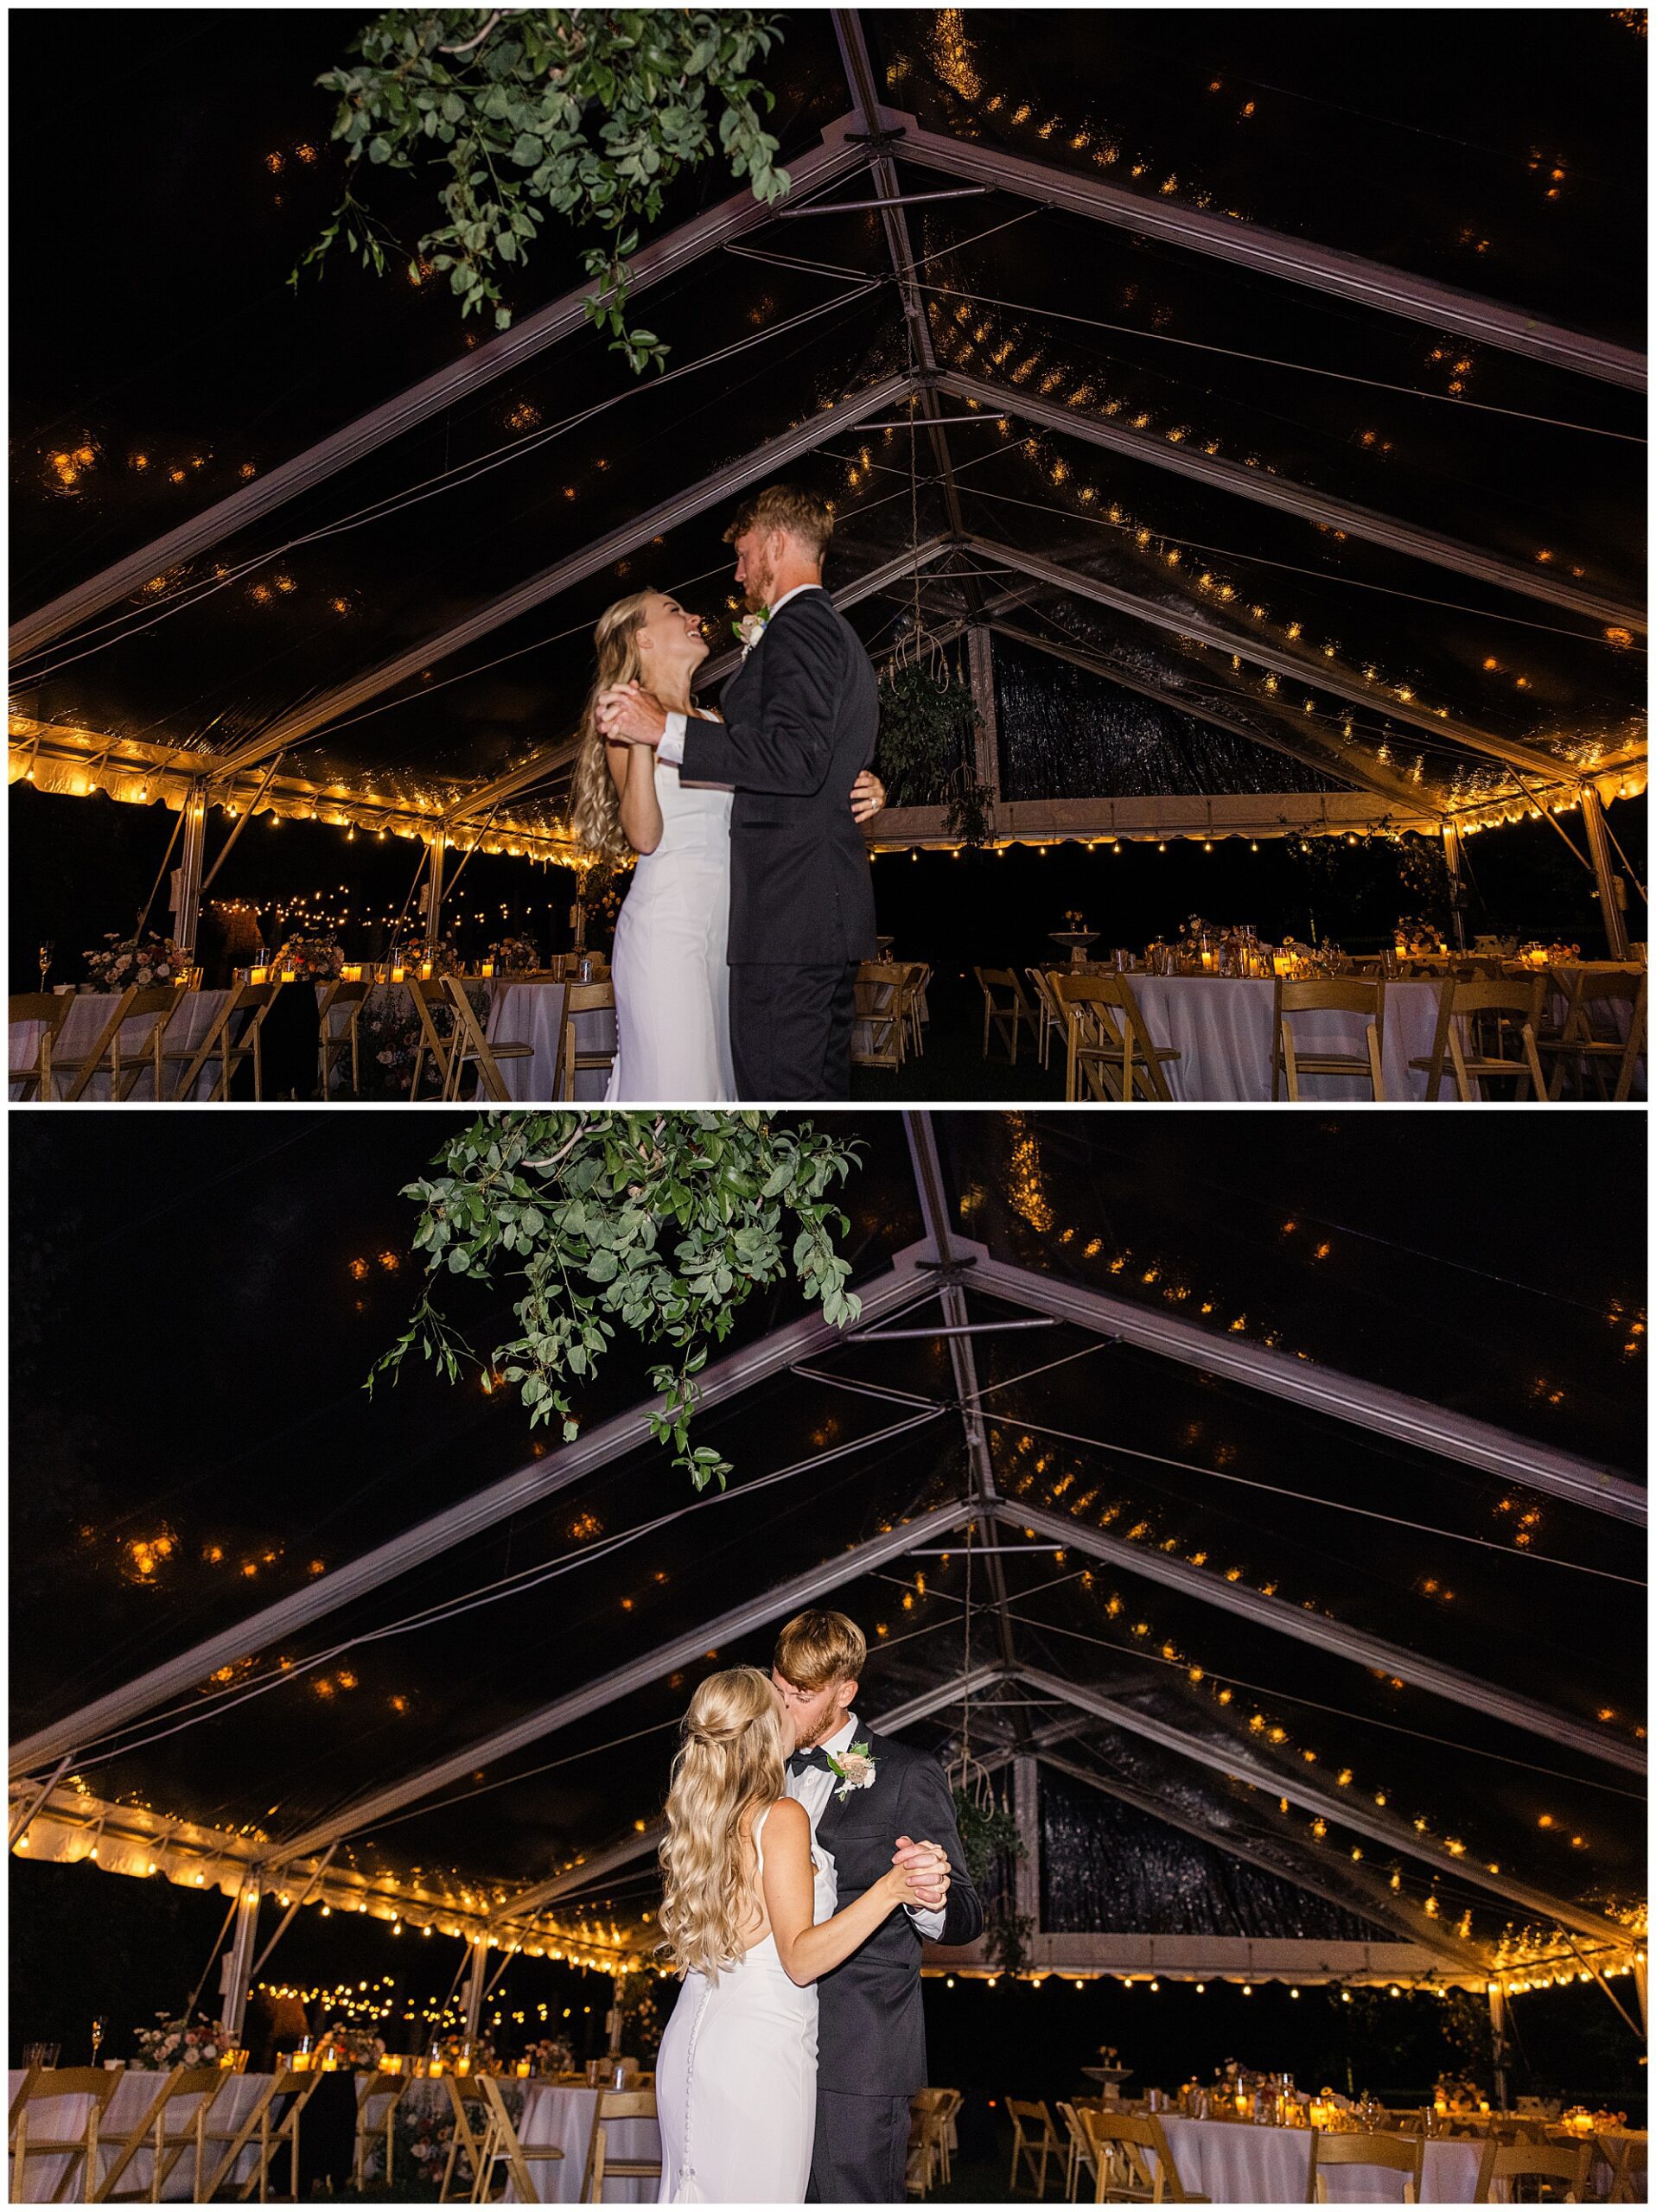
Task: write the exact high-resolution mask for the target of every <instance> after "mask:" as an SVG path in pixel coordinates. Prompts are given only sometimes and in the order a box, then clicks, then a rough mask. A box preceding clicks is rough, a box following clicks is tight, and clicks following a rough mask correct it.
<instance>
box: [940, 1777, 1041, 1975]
mask: <svg viewBox="0 0 1656 2212" xmlns="http://www.w3.org/2000/svg"><path fill="white" fill-rule="evenodd" d="M954 1820H955V1826H956V1827H957V1828H958V1829H959V1834H960V1853H961V1856H962V1857H963V1858H964V1859H965V1862H966V1872H967V1873H968V1874H970V1875H971V1882H972V1887H973V1888H974V1889H976V1890H978V1891H984V1890H985V1889H986V1888H987V1886H988V1884H989V1878H990V1875H991V1873H993V1872H995V1871H996V1869H997V1867H999V1868H1001V1869H1002V1870H1004V1869H1005V1868H1006V1867H1007V1866H1016V1863H1017V1861H1018V1860H1019V1859H1022V1858H1023V1857H1024V1856H1025V1855H1026V1848H1027V1847H1026V1846H1025V1844H1024V1840H1023V1838H1022V1835H1021V1834H1019V1832H1018V1824H1017V1821H1016V1817H1015V1816H1014V1815H1013V1814H1012V1813H1011V1812H1010V1810H1009V1808H1007V1807H1006V1805H1005V1804H1003V1803H997V1802H996V1800H995V1799H994V1798H993V1797H992V1796H990V1794H989V1789H988V1785H987V1783H985V1784H984V1789H983V1791H982V1794H981V1795H979V1794H978V1793H976V1792H974V1791H972V1790H971V1789H961V1788H959V1787H958V1786H957V1788H956V1789H955V1792H954ZM1034 1927H1035V1923H1034V1922H1033V1921H1032V1920H1031V1918H1030V1916H1029V1914H1028V1913H1021V1912H1019V1911H1018V1910H1017V1906H1016V1897H1014V1896H1011V1895H1009V1894H1008V1893H1007V1890H1006V1887H1005V1884H1004V1880H1003V1884H1002V1887H1001V1890H1000V1892H999V1894H998V1895H996V1896H991V1897H987V1898H986V1899H985V1901H984V1957H985V1958H986V1959H988V1961H989V1962H990V1965H991V1966H997V1967H1004V1968H1005V1970H1006V1972H1007V1973H1008V1974H1016V1973H1017V1972H1018V1971H1019V1970H1020V1968H1021V1967H1023V1966H1024V1964H1025V1963H1026V1961H1027V1960H1028V1956H1029V1937H1030V1936H1031V1934H1032V1933H1033V1932H1034Z"/></svg>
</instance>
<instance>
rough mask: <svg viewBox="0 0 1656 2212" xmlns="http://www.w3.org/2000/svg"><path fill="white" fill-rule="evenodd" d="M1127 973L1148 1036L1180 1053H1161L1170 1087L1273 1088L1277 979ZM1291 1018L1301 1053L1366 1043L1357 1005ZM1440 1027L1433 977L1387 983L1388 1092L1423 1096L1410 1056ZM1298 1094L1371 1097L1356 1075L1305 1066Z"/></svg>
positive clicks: (1360, 1050) (1331, 1099)
mask: <svg viewBox="0 0 1656 2212" xmlns="http://www.w3.org/2000/svg"><path fill="white" fill-rule="evenodd" d="M1128 980H1129V981H1130V982H1131V984H1132V987H1133V994H1134V996H1135V997H1136V998H1137V1001H1138V1004H1139V1009H1140V1011H1141V1012H1142V1013H1143V1016H1144V1022H1145V1026H1146V1027H1147V1028H1148V1029H1149V1031H1150V1041H1151V1042H1152V1043H1153V1044H1156V1045H1170V1046H1173V1048H1174V1049H1175V1052H1178V1054H1179V1055H1180V1057H1179V1058H1177V1059H1176V1060H1167V1061H1164V1062H1163V1063H1162V1073H1163V1074H1164V1075H1165V1077H1166V1078H1167V1086H1168V1089H1169V1090H1170V1091H1171V1092H1172V1094H1173V1096H1174V1097H1175V1098H1185V1099H1204V1100H1213V1099H1232V1098H1244V1099H1264V1100H1268V1099H1269V1098H1270V1096H1271V1009H1272V1006H1273V1004H1274V1001H1275V992H1276V986H1275V985H1274V984H1272V983H1270V982H1266V981H1265V979H1264V977H1263V976H1131V977H1130V978H1129V979H1128ZM1290 1020H1292V1022H1293V1025H1294V1049H1295V1051H1296V1052H1298V1053H1307V1054H1315V1053H1317V1052H1342V1053H1352V1054H1354V1055H1355V1056H1356V1057H1357V1058H1362V1057H1364V1055H1365V1054H1366V1051H1367V1046H1366V1042H1365V1039H1364V1036H1363V1030H1364V1027H1365V1025H1364V1020H1363V1017H1362V1016H1361V1015H1360V1014H1293V1015H1291V1016H1290ZM1436 1028H1437V986H1436V983H1435V982H1429V981H1426V980H1424V979H1420V980H1411V981H1408V982H1397V983H1388V984H1387V985H1386V987H1385V1042H1384V1046H1383V1050H1382V1054H1381V1065H1380V1072H1381V1076H1382V1079H1383V1080H1384V1082H1385V1095H1386V1097H1387V1099H1388V1100H1397V1101H1404V1100H1408V1099H1417V1098H1424V1096H1425V1095H1426V1075H1425V1071H1424V1069H1418V1070H1415V1071H1411V1069H1410V1066H1409V1063H1410V1061H1411V1059H1427V1058H1430V1054H1431V1049H1432V1039H1433V1037H1434V1036H1435V1034H1436ZM1285 1095H1286V1093H1285V1091H1284V1096H1285ZM1300 1096H1302V1097H1303V1098H1315V1099H1321V1100H1324V1101H1326V1102H1328V1103H1335V1102H1337V1101H1340V1100H1341V1099H1347V1098H1366V1097H1367V1096H1369V1089H1368V1085H1367V1084H1366V1082H1364V1081H1362V1080H1361V1079H1360V1078H1359V1077H1355V1076H1343V1075H1317V1076H1302V1077H1301V1078H1300Z"/></svg>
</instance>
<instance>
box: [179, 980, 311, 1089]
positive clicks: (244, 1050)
mask: <svg viewBox="0 0 1656 2212" xmlns="http://www.w3.org/2000/svg"><path fill="white" fill-rule="evenodd" d="M279 988H281V987H280V985H278V984H276V983H238V984H236V985H235V986H234V987H233V988H232V989H230V990H228V991H226V994H225V1001H224V1004H223V1005H222V1006H221V1007H220V1008H219V1011H218V1013H217V1014H215V1015H214V1016H213V1020H212V1021H211V1023H210V1024H209V1025H208V1027H207V1033H206V1034H205V1035H204V1036H203V1038H202V1039H201V1043H200V1044H199V1045H197V1046H195V1048H194V1051H193V1052H182V1051H179V1052H163V1053H162V1058H163V1059H164V1060H166V1061H167V1062H168V1064H169V1065H173V1064H176V1065H177V1066H178V1069H179V1073H178V1075H177V1076H176V1077H175V1078H174V1081H173V1087H172V1090H170V1092H169V1094H168V1095H169V1096H170V1097H173V1098H188V1097H189V1096H190V1094H191V1093H192V1092H193V1091H194V1089H195V1086H196V1084H197V1083H198V1082H199V1081H200V1079H201V1076H202V1075H203V1073H204V1072H205V1071H206V1070H207V1067H208V1065H210V1063H212V1062H213V1061H214V1060H216V1061H217V1062H218V1064H219V1072H218V1075H217V1077H216V1078H215V1079H214V1082H213V1088H212V1090H210V1091H209V1092H208V1094H207V1096H209V1098H228V1097H229V1096H230V1083H231V1078H232V1076H234V1075H235V1073H236V1072H237V1071H238V1070H239V1069H240V1068H243V1067H245V1066H246V1065H247V1064H248V1063H249V1062H250V1061H251V1062H252V1069H253V1096H254V1097H255V1098H258V1097H260V1096H263V1076H264V1064H263V1062H262V1060H261V1058H260V1056H259V1031H260V1029H261V1028H262V1027H264V1019H265V1016H266V1015H267V1014H269V1013H270V1010H271V1007H272V1006H273V1005H274V1004H275V1003H276V995H277V990H278V989H279Z"/></svg>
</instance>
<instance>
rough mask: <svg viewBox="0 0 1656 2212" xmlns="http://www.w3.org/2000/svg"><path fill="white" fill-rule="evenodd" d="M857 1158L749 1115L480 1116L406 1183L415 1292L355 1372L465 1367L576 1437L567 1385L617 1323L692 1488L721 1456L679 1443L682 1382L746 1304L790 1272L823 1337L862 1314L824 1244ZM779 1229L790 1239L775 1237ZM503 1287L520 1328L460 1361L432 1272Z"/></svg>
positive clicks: (710, 1475)
mask: <svg viewBox="0 0 1656 2212" xmlns="http://www.w3.org/2000/svg"><path fill="white" fill-rule="evenodd" d="M859 1156H860V1147H858V1146H857V1144H856V1143H855V1142H854V1141H853V1142H848V1143H839V1142H838V1141H835V1140H834V1139H833V1138H831V1137H826V1136H818V1135H816V1134H815V1133H814V1132H813V1131H812V1127H811V1125H810V1123H808V1122H806V1123H804V1124H801V1125H800V1126H799V1127H797V1128H785V1127H781V1126H779V1125H777V1124H775V1123H774V1122H770V1121H769V1120H767V1118H766V1116H763V1115H761V1114H753V1113H734V1114H733V1113H721V1114H712V1113H706V1114H697V1113H673V1114H666V1113H644V1114H623V1113H611V1112H608V1111H603V1110H592V1109H589V1110H587V1111H586V1112H583V1113H576V1112H566V1113H517V1114H497V1115H490V1116H481V1117H480V1118H479V1119H478V1120H477V1121H475V1122H473V1123H472V1125H471V1127H470V1128H468V1130H466V1132H465V1133H464V1134H463V1135H461V1136H457V1137H455V1138H454V1139H452V1140H451V1141H450V1142H449V1143H448V1144H447V1145H446V1146H445V1147H443V1151H442V1152H441V1153H440V1154H438V1156H437V1160H436V1162H435V1163H434V1164H435V1165H436V1166H438V1167H440V1168H441V1169H442V1171H443V1172H442V1173H440V1174H438V1175H436V1176H433V1177H430V1178H429V1179H426V1180H424V1181H421V1182H417V1183H411V1184H409V1185H407V1186H406V1187H405V1188H404V1193H403V1195H404V1198H413V1199H416V1200H417V1202H418V1205H419V1207H420V1218H419V1224H418V1226H417V1229H416V1230H415V1234H414V1249H416V1251H420V1252H424V1254H425V1260H426V1274H427V1279H428V1281H427V1287H426V1288H425V1290H424V1293H423V1294H422V1295H421V1298H420V1300H419V1303H418V1305H417V1306H416V1308H415V1310H414V1313H413V1315H412V1318H411V1320H410V1323H409V1325H408V1327H407V1329H406V1330H404V1332H403V1334H402V1336H401V1337H399V1338H398V1340H397V1342H396V1343H395V1344H393V1345H392V1348H391V1350H390V1351H387V1352H386V1353H385V1356H384V1357H383V1358H381V1359H380V1360H379V1362H378V1363H377V1364H376V1366H375V1368H374V1370H373V1374H372V1375H371V1376H369V1378H368V1388H369V1389H371V1390H372V1389H373V1386H374V1384H375V1383H376V1382H377V1381H378V1380H379V1377H380V1376H392V1378H393V1379H394V1378H395V1377H396V1376H397V1375H398V1373H399V1372H400V1370H401V1368H402V1364H403V1362H404V1360H405V1359H406V1358H407V1357H408V1356H409V1355H410V1353H411V1352H412V1351H414V1350H415V1349H416V1348H417V1349H418V1351H419V1353H420V1356H421V1357H422V1358H424V1359H426V1360H428V1361H430V1362H431V1363H432V1364H433V1365H434V1366H435V1367H436V1370H437V1371H438V1373H439V1374H440V1375H442V1376H444V1377H445V1378H446V1379H447V1380H448V1381H449V1382H450V1383H458V1382H460V1381H462V1379H463V1376H464V1375H465V1373H466V1372H467V1370H468V1369H476V1370H481V1373H482V1376H483V1381H484V1386H485V1388H486V1389H500V1388H509V1389H517V1390H518V1391H519V1393H520V1395H521V1397H522V1401H523V1403H524V1404H525V1406H526V1407H527V1408H528V1409H529V1419H530V1423H531V1426H534V1425H535V1424H536V1423H538V1422H541V1421H551V1419H552V1417H553V1415H554V1414H556V1415H557V1416H558V1418H559V1419H560V1420H561V1421H562V1423H563V1433H564V1440H565V1441H566V1442H568V1441H569V1440H571V1439H572V1438H573V1437H574V1436H575V1434H576V1431H577V1427H578V1425H579V1424H578V1422H577V1421H576V1416H575V1414H574V1412H573V1410H572V1408H571V1405H570V1396H569V1389H570V1384H571V1383H572V1382H573V1383H579V1382H582V1381H583V1380H585V1379H587V1378H588V1377H589V1376H591V1375H592V1374H593V1373H594V1372H595V1371H596V1368H597V1366H598V1363H599V1362H600V1361H601V1360H602V1357H603V1355H604V1353H605V1351H607V1350H608V1346H609V1344H610V1343H611V1341H612V1340H613V1339H614V1338H615V1333H616V1330H617V1327H618V1326H619V1327H620V1328H622V1329H625V1330H626V1331H627V1332H628V1333H629V1334H632V1335H634V1336H636V1337H638V1338H640V1340H641V1341H642V1342H643V1343H645V1344H666V1345H670V1346H671V1347H672V1351H673V1354H674V1357H673V1360H672V1363H663V1364H661V1365H659V1366H658V1367H655V1368H653V1370H651V1376H650V1381H651V1385H652V1387H653V1389H656V1390H658V1391H659V1392H660V1393H661V1394H662V1395H663V1397H664V1398H665V1399H666V1406H665V1408H663V1410H662V1411H660V1412H659V1413H653V1414H651V1415H650V1427H651V1431H652V1433H653V1435H654V1436H655V1438H656V1440H657V1441H658V1442H659V1443H661V1444H669V1443H670V1444H672V1446H673V1447H674V1459H673V1465H675V1466H678V1467H682V1468H684V1470H685V1472H686V1473H687V1474H688V1475H689V1476H690V1478H691V1481H692V1482H693V1483H694V1484H695V1486H696V1488H697V1490H698V1491H699V1490H704V1489H705V1488H706V1486H707V1484H709V1483H710V1482H712V1481H714V1480H717V1482H718V1484H719V1485H720V1487H721V1488H723V1484H724V1478H725V1477H726V1476H727V1475H728V1474H729V1471H730V1463H729V1460H728V1459H723V1457H722V1456H721V1455H720V1454H719V1452H717V1451H715V1450H714V1449H713V1447H712V1446H710V1445H706V1444H700V1445H695V1446H692V1445H691V1442H690V1422H691V1414H692V1412H693V1410H694V1407H695V1403H696V1384H695V1379H694V1378H695V1377H696V1376H697V1375H698V1374H699V1373H700V1372H701V1370H702V1369H703V1368H704V1366H705V1365H706V1363H707V1357H708V1351H709V1349H710V1346H711V1345H712V1344H715V1343H718V1342H722V1341H723V1339H724V1338H726V1337H728V1336H729V1333H730V1331H731V1329H732V1328H733V1327H734V1325H735V1323H736V1314H737V1313H738V1311H739V1310H740V1308H741V1307H742V1305H743V1304H744V1303H745V1301H746V1300H747V1299H748V1296H749V1295H750V1294H751V1293H752V1292H753V1291H754V1290H755V1289H756V1288H759V1287H762V1286H766V1285H768V1284H771V1283H777V1282H781V1281H786V1280H787V1276H788V1274H789V1273H790V1271H791V1272H792V1274H793V1276H794V1278H795V1279H796V1280H797V1281H798V1282H799V1287H800V1288H801V1289H802V1290H803V1291H804V1293H805V1295H806V1297H807V1298H809V1299H816V1300H820V1302H821V1306H822V1311H823V1318H824V1319H825V1320H827V1321H829V1322H831V1323H832V1324H833V1325H834V1326H835V1327H837V1328H844V1327H846V1326H848V1325H849V1324H850V1323H851V1322H853V1321H855V1320H856V1319H857V1315H858V1313H860V1312H861V1310H862V1307H861V1304H860V1301H859V1300H857V1297H856V1296H855V1295H854V1294H852V1293H851V1292H850V1291H848V1290H847V1289H846V1288H845V1282H846V1279H847V1277H848V1276H849V1275H850V1262H849V1261H848V1260H845V1259H844V1258H842V1257H841V1255H840V1254H839V1253H838V1251H837V1250H836V1249H835V1243H834V1239H835V1236H836V1235H838V1236H844V1234H845V1233H846V1231H847V1230H848V1229H849V1226H850V1224H849V1223H848V1222H847V1220H846V1218H845V1217H844V1214H842V1213H840V1212H839V1211H838V1210H837V1209H836V1208H835V1207H834V1206H833V1205H831V1203H830V1201H829V1198H828V1196H827V1193H828V1192H830V1191H831V1189H832V1187H833V1185H835V1184H836V1183H843V1182H844V1181H845V1180H846V1179H847V1178H848V1177H849V1176H850V1173H851V1171H852V1169H853V1168H854V1167H855V1166H857V1164H858V1160H859ZM790 1230H792V1236H791V1240H790ZM497 1272H498V1273H499V1274H503V1275H504V1276H505V1277H506V1280H507V1281H512V1282H514V1283H517V1284H520V1285H521V1286H522V1294H521V1295H520V1296H519V1298H518V1300H516V1302H515V1304H514V1305H513V1315H514V1318H515V1319H516V1321H517V1324H518V1330H519V1333H518V1334H517V1335H516V1336H515V1337H513V1338H510V1339H509V1340H507V1341H506V1342H503V1343H500V1344H496V1345H494V1348H493V1349H492V1350H491V1351H488V1352H487V1354H480V1353H478V1352H476V1351H474V1350H473V1349H472V1347H471V1345H470V1344H468V1342H467V1340H466V1338H465V1337H464V1336H463V1334H462V1332H460V1331H459V1330H457V1329H456V1328H455V1327H454V1326H453V1325H451V1324H450V1323H449V1321H447V1320H446V1319H444V1318H443V1314H442V1313H441V1312H440V1311H439V1309H438V1306H437V1304H436V1298H435V1295H434V1290H435V1284H436V1279H438V1278H439V1277H441V1276H443V1275H463V1276H465V1277H467V1278H468V1280H470V1281H474V1282H486V1283H493V1282H494V1281H495V1280H496V1275H497Z"/></svg>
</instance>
